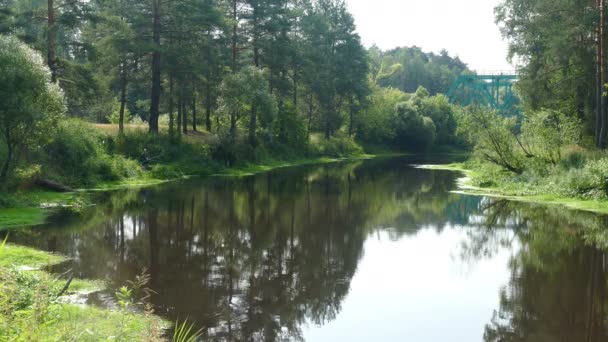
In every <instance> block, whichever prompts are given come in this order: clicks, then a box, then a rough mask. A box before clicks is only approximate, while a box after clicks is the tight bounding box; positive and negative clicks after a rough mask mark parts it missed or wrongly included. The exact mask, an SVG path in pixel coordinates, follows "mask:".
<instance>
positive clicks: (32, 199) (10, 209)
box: [0, 190, 86, 229]
mask: <svg viewBox="0 0 608 342" xmlns="http://www.w3.org/2000/svg"><path fill="white" fill-rule="evenodd" d="M85 202H86V194H84V193H75V192H72V193H57V192H49V191H39V190H34V191H19V192H15V193H10V194H9V193H0V229H7V228H9V229H10V228H17V227H24V226H36V225H40V224H43V223H45V221H46V219H47V217H48V215H49V213H50V211H51V210H52V208H56V207H68V208H69V207H71V208H75V209H78V208H79V207H81V206H82V205H84V203H85Z"/></svg>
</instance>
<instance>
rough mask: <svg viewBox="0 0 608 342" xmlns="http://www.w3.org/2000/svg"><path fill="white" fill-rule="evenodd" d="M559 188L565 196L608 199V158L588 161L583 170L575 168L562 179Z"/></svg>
mask: <svg viewBox="0 0 608 342" xmlns="http://www.w3.org/2000/svg"><path fill="white" fill-rule="evenodd" d="M560 179H561V182H560V183H559V185H560V186H559V187H560V188H561V189H563V190H562V191H563V192H564V193H565V195H569V196H580V197H586V198H596V199H600V198H606V197H608V158H602V159H598V160H590V161H588V162H587V163H586V164H585V166H584V167H583V168H574V169H570V170H568V171H567V173H566V174H565V175H562V177H560Z"/></svg>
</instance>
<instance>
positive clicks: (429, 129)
mask: <svg viewBox="0 0 608 342" xmlns="http://www.w3.org/2000/svg"><path fill="white" fill-rule="evenodd" d="M393 125H394V126H395V143H396V144H397V145H400V146H402V147H405V148H411V149H415V150H423V151H425V150H427V149H429V148H430V147H431V146H432V145H433V143H434V142H435V130H436V128H435V124H434V123H433V120H432V119H431V118H428V117H425V116H422V115H421V114H420V112H419V108H418V107H417V106H416V104H415V103H414V102H413V101H407V102H401V103H398V104H397V106H396V107H395V118H394V122H393Z"/></svg>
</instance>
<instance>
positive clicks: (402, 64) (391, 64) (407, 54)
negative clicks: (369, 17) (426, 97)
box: [368, 46, 468, 95]
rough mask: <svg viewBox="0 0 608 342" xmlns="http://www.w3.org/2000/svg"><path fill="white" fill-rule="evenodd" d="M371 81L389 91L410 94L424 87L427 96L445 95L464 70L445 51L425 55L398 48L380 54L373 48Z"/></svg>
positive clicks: (370, 54) (459, 62)
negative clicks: (391, 89)
mask: <svg viewBox="0 0 608 342" xmlns="http://www.w3.org/2000/svg"><path fill="white" fill-rule="evenodd" d="M368 54H369V56H370V59H371V71H372V77H373V78H374V79H375V82H376V83H377V84H378V85H380V86H383V87H392V88H396V89H399V90H401V91H403V92H406V93H413V92H415V91H416V90H417V89H418V88H419V87H424V88H425V89H427V90H428V92H429V94H431V95H437V94H442V93H443V94H445V93H447V91H448V90H449V88H450V86H451V85H452V84H453V83H454V81H455V80H456V77H458V75H460V74H461V73H462V72H464V71H467V70H468V69H467V66H466V64H465V63H463V62H462V61H461V60H460V59H459V58H458V57H456V58H453V57H450V55H449V54H448V52H447V51H445V50H443V51H441V52H440V53H439V54H435V53H433V52H430V53H425V52H423V51H422V50H421V49H420V48H418V47H399V48H396V49H393V50H389V51H381V50H380V49H379V48H378V47H376V46H373V47H372V48H370V50H369V53H368Z"/></svg>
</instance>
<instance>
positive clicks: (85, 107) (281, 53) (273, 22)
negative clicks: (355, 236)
mask: <svg viewBox="0 0 608 342" xmlns="http://www.w3.org/2000/svg"><path fill="white" fill-rule="evenodd" d="M0 23H1V24H0V30H1V32H2V34H3V35H2V38H1V43H0V44H1V45H2V49H1V51H2V55H1V56H0V58H2V61H1V63H0V68H2V70H0V71H1V72H0V74H1V76H0V77H1V78H2V79H1V82H0V84H2V87H3V89H2V98H3V101H2V102H3V103H5V104H7V106H3V108H1V109H0V126H2V130H1V131H2V132H3V133H2V142H3V143H2V146H0V156H1V158H0V160H1V161H2V172H1V173H0V183H1V184H2V187H3V188H4V189H5V191H11V189H15V188H18V187H21V188H23V186H24V185H25V186H40V185H49V186H53V185H54V186H56V187H65V188H82V187H85V188H86V187H92V186H96V185H99V184H103V183H107V182H116V181H121V180H125V179H135V178H142V177H144V176H145V177H152V178H156V179H171V178H176V177H180V176H183V175H192V174H210V173H214V172H217V171H218V170H221V169H222V168H226V167H239V166H240V167H243V166H244V165H255V164H260V163H264V162H266V163H268V162H269V161H284V160H294V159H298V160H301V159H310V158H318V157H348V156H355V155H360V154H362V153H363V149H362V148H361V146H371V147H370V148H371V149H372V150H373V149H374V147H376V149H381V150H391V151H413V152H425V151H429V150H431V149H432V148H434V147H436V146H439V145H443V146H445V145H448V144H452V143H454V142H456V141H457V139H456V124H455V119H454V109H453V108H452V106H451V105H450V104H449V103H448V100H447V98H446V97H444V96H443V95H441V94H442V93H444V92H445V91H446V90H447V88H448V87H449V85H450V84H451V82H453V81H454V80H455V78H456V77H457V75H458V74H460V73H461V72H462V71H464V70H466V64H464V63H463V62H461V61H460V60H459V59H458V58H452V57H450V56H449V54H448V53H447V52H446V51H442V52H441V53H440V54H434V53H424V52H422V50H421V49H420V48H417V47H412V48H398V49H394V50H391V51H381V50H380V49H378V48H377V47H372V48H371V49H370V50H366V49H365V48H364V47H363V46H362V44H361V39H360V37H359V35H358V34H357V33H356V32H355V29H356V27H355V24H354V19H353V17H352V16H351V15H350V14H349V12H348V11H347V8H346V4H345V3H344V2H343V1H337V0H319V1H293V0H249V1H242V0H231V1H222V0H187V1H179V2H178V1H163V0H154V1H149V2H141V1H130V0H121V1H118V0H111V1H106V0H104V1H91V2H81V1H72V0H54V1H23V0H3V1H2V2H1V3H0ZM26 64H27V65H28V69H27V70H25V69H24V70H20V69H15V67H16V66H23V65H26ZM18 80H19V81H18ZM21 80H22V81H21ZM22 101H27V102H28V103H29V106H28V107H29V108H21V107H20V103H21V102H22ZM15 112H18V113H19V115H13V113H15ZM84 132H86V133H84ZM145 177H144V178H145ZM28 184H29V185H28Z"/></svg>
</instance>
